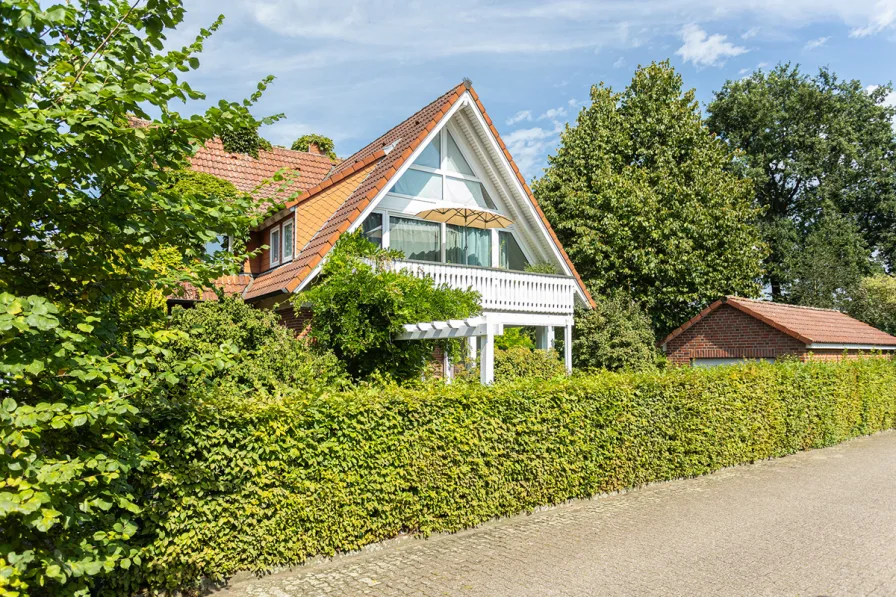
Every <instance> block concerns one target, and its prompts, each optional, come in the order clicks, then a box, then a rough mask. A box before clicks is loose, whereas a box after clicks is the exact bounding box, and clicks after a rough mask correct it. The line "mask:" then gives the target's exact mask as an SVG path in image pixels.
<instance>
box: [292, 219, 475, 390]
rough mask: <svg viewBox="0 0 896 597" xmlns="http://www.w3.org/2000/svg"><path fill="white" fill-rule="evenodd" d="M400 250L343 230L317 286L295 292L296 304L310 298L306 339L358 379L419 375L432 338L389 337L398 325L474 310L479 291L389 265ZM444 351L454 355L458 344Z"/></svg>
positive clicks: (455, 316)
mask: <svg viewBox="0 0 896 597" xmlns="http://www.w3.org/2000/svg"><path fill="white" fill-rule="evenodd" d="M400 255H401V254H400V253H398V252H395V251H386V250H383V249H380V248H378V247H377V246H375V245H373V244H372V243H370V242H369V241H367V240H366V239H365V238H364V237H363V236H361V235H360V234H358V233H355V234H344V235H343V236H342V237H341V238H340V239H339V242H337V243H336V246H335V247H334V248H333V250H332V251H331V252H330V254H329V255H328V257H327V261H326V263H325V264H324V266H323V269H322V270H321V274H320V277H319V278H318V282H317V284H316V285H315V286H314V287H312V288H311V289H310V290H307V291H305V292H302V293H300V294H298V295H295V297H294V298H293V305H294V306H295V307H296V308H300V307H301V306H302V305H303V304H310V305H311V307H312V310H313V313H314V316H313V318H312V320H311V331H310V337H311V339H312V340H313V342H314V345H315V346H316V347H318V348H320V349H323V350H327V351H332V352H333V353H334V354H335V355H336V356H337V357H338V358H339V360H340V361H341V362H343V363H344V364H345V368H346V370H347V371H348V373H349V374H350V375H351V376H352V377H353V378H355V379H364V378H367V377H370V376H371V375H374V374H379V375H386V376H389V377H393V378H395V379H399V380H408V379H415V378H419V377H420V375H421V374H422V372H423V370H424V369H425V367H426V364H427V362H428V361H429V360H430V359H431V357H432V354H433V350H434V348H435V342H434V341H426V340H419V341H393V339H392V338H393V337H394V336H395V335H396V334H399V333H401V332H402V331H403V328H402V325H403V324H406V323H418V322H427V321H441V320H446V319H463V318H466V317H470V316H472V315H476V314H477V313H478V312H479V310H480V308H479V295H478V294H477V293H475V292H470V291H466V290H456V289H451V288H448V287H444V286H442V287H439V286H436V285H435V283H434V282H433V281H432V279H431V278H429V277H423V278H417V277H415V276H413V275H411V274H409V273H407V272H404V271H401V270H399V269H397V268H395V267H394V266H393V261H392V260H393V259H395V258H396V257H400ZM446 344H447V345H446V349H449V350H451V352H454V353H457V352H458V351H459V348H458V347H457V346H456V344H455V343H446Z"/></svg>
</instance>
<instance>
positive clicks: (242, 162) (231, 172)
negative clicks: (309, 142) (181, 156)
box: [191, 138, 333, 199]
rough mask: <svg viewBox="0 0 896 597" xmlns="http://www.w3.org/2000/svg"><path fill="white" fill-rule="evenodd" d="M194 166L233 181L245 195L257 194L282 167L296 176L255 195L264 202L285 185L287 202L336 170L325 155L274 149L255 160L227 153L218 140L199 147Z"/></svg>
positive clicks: (284, 190) (263, 152)
mask: <svg viewBox="0 0 896 597" xmlns="http://www.w3.org/2000/svg"><path fill="white" fill-rule="evenodd" d="M191 164H192V169H193V170H196V171H197V172H205V173H206V174H211V175H213V176H217V177H218V178H222V179H224V180H227V181H230V182H232V183H233V185H234V186H235V187H236V188H237V189H239V190H240V191H243V192H246V193H248V192H251V191H254V190H255V189H256V188H257V187H258V185H260V184H261V183H262V182H264V181H265V180H268V179H270V178H271V177H272V176H273V175H274V174H275V173H276V172H277V171H278V170H281V169H283V168H287V169H289V170H292V171H294V172H296V173H297V176H296V177H295V178H293V179H291V180H290V183H289V184H288V185H281V184H277V183H272V184H267V185H265V186H263V187H261V188H260V189H258V190H257V191H255V193H253V194H254V195H255V196H256V197H259V198H261V199H271V198H273V197H274V196H275V195H276V194H277V191H278V189H280V187H281V186H285V189H283V190H282V194H281V196H282V197H284V199H285V198H286V197H289V195H290V194H291V193H292V192H294V191H297V190H298V191H307V190H308V189H310V188H311V187H313V186H314V185H316V184H318V183H320V182H321V181H322V180H324V178H326V177H327V175H328V174H329V173H330V171H331V170H332V169H333V162H332V161H330V158H328V157H327V156H325V155H322V154H317V153H310V152H306V151H293V150H291V149H285V148H283V147H273V148H271V149H269V150H264V149H262V150H259V152H258V158H257V159H256V158H253V157H252V156H249V155H246V154H242V153H228V152H226V151H224V145H223V144H222V143H221V140H220V139H217V138H215V139H211V140H210V141H207V142H206V143H205V145H204V146H202V147H200V148H199V149H198V150H197V151H196V153H195V154H194V155H193V157H192V158H191Z"/></svg>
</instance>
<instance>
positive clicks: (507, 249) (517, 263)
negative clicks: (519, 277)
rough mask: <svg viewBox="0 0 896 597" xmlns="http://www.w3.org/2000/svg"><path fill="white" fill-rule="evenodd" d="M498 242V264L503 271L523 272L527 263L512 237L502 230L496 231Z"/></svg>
mask: <svg viewBox="0 0 896 597" xmlns="http://www.w3.org/2000/svg"><path fill="white" fill-rule="evenodd" d="M498 242H500V243H501V244H500V250H499V252H498V255H499V258H498V263H499V265H500V267H502V268H503V269H512V270H516V271H519V272H521V271H525V269H526V266H527V265H529V261H528V260H527V259H526V256H525V255H524V254H523V250H522V249H521V248H520V245H519V244H518V243H517V242H516V239H515V238H513V235H512V234H510V233H509V232H504V231H503V230H501V231H498Z"/></svg>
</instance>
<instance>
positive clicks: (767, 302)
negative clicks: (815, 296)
mask: <svg viewBox="0 0 896 597" xmlns="http://www.w3.org/2000/svg"><path fill="white" fill-rule="evenodd" d="M725 299H727V300H729V301H730V300H735V301H745V302H750V303H759V304H761V305H774V306H776V307H789V308H791V309H798V310H807V311H809V310H811V311H826V312H829V313H841V314H843V315H849V314H848V313H844V312H843V311H841V310H840V309H827V308H825V307H810V306H808V305H793V304H790V303H778V302H775V301H773V300H765V299H753V298H747V297H743V296H735V295H729V296H726V297H725Z"/></svg>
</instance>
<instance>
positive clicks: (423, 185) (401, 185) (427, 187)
mask: <svg viewBox="0 0 896 597" xmlns="http://www.w3.org/2000/svg"><path fill="white" fill-rule="evenodd" d="M392 192H393V193H400V194H401V195H411V196H413V197H423V198H425V199H441V198H442V177H441V176H440V175H439V174H433V173H431V172H424V171H423V170H414V169H413V168H409V169H408V170H407V172H405V173H404V174H403V175H402V176H401V178H399V179H398V182H396V183H395V186H393V187H392Z"/></svg>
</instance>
